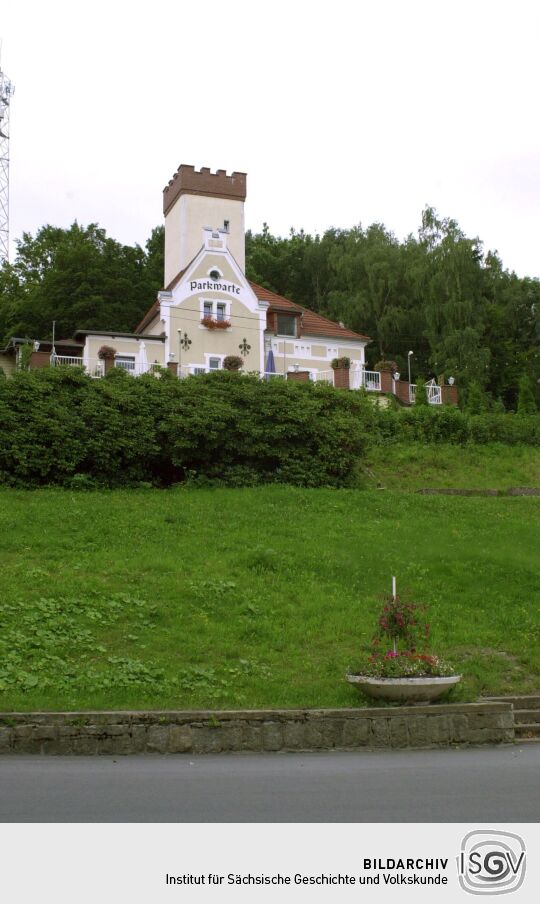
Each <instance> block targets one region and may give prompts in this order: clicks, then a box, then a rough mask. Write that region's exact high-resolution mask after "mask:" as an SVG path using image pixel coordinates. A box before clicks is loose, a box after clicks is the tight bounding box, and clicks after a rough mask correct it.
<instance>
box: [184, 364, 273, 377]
mask: <svg viewBox="0 0 540 904" xmlns="http://www.w3.org/2000/svg"><path fill="white" fill-rule="evenodd" d="M221 369H222V368H219V367H206V366H205V365H203V364H200V365H198V364H181V365H180V367H179V368H178V376H179V377H193V376H197V374H213V373H216V371H219V370H221ZM240 373H247V374H256V375H258V376H259V377H260V378H261V380H284V379H285V376H286V374H280V373H276V372H275V371H256V370H251V371H249V370H247V371H246V370H242V369H241V370H240Z"/></svg>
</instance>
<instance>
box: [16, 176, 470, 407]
mask: <svg viewBox="0 0 540 904" xmlns="http://www.w3.org/2000/svg"><path fill="white" fill-rule="evenodd" d="M246 190H247V176H246V174H245V173H237V172H233V173H232V174H231V175H227V173H226V172H225V170H217V172H216V173H212V172H210V170H209V169H208V168H204V167H203V168H202V169H201V170H200V171H197V170H195V168H194V167H193V166H187V165H185V164H182V165H181V166H180V167H179V168H178V170H177V171H176V172H175V174H174V176H173V178H172V179H171V180H170V181H169V183H168V184H167V185H166V186H165V188H164V190H163V214H164V218H165V268H164V270H165V272H164V288H163V290H162V291H160V292H159V293H158V296H157V298H156V299H155V301H154V302H153V304H152V305H151V306H150V308H149V310H148V311H147V313H146V314H145V316H144V317H143V319H142V320H141V322H140V323H139V324H138V325H137V326H136V327H135V328H134V331H133V333H120V332H114V331H100V330H79V331H78V332H76V333H75V336H74V337H73V340H67V341H64V343H58V342H57V343H55V346H54V347H52V346H51V343H43V342H37V343H34V345H35V351H34V353H33V355H32V359H31V363H30V366H31V367H37V366H44V365H46V364H47V365H48V364H50V363H53V364H56V365H58V364H74V365H82V366H84V368H85V369H86V371H87V372H88V373H89V374H90V375H91V376H93V377H100V376H103V375H104V373H105V372H106V371H107V369H108V368H109V367H111V366H115V367H122V368H123V369H125V370H127V371H128V372H129V373H131V374H133V375H134V376H137V375H140V374H143V373H147V372H148V371H152V370H156V369H157V368H162V367H167V368H168V369H169V370H171V371H173V373H175V374H176V375H177V376H178V377H179V378H182V377H187V376H191V375H196V374H200V373H206V372H209V371H214V370H220V369H221V368H223V367H224V366H225V367H230V366H231V365H232V364H234V366H236V367H239V368H240V369H241V370H242V371H244V372H247V373H257V374H259V375H260V376H261V377H266V378H271V377H273V376H276V377H282V378H287V379H298V380H313V381H318V380H322V381H326V382H330V383H333V384H335V385H338V386H340V387H343V388H350V389H359V388H361V387H364V388H366V389H367V390H368V391H372V392H377V393H383V394H387V395H391V394H393V395H395V396H396V397H397V398H398V399H400V400H401V401H402V402H404V403H405V404H408V403H410V402H411V400H412V398H413V395H414V387H410V386H409V384H408V383H406V382H404V381H401V380H400V379H399V374H398V375H396V374H393V375H392V374H385V373H378V372H370V371H367V370H366V368H365V348H366V345H367V344H368V343H369V341H370V340H369V337H368V336H365V335H362V334H360V333H356V332H354V331H353V330H349V329H347V328H346V327H345V326H344V325H343V324H342V323H335V322H334V321H332V320H329V319H328V318H326V317H323V316H321V315H320V314H317V313H315V312H313V311H311V310H309V309H308V308H305V307H303V306H301V305H297V304H295V303H294V302H292V301H290V300H289V299H287V298H284V297H282V296H280V295H277V294H276V293H275V292H271V291H269V290H268V289H265V288H264V287H262V286H259V285H257V284H256V283H254V282H251V281H250V280H248V279H247V277H246V274H245V220H244V203H245V200H246ZM23 342H24V340H17V339H14V340H12V343H11V346H9V347H8V348H7V349H4V351H3V353H2V354H0V359H1V358H2V357H3V359H4V360H0V364H4V365H5V367H4V369H5V370H10V369H11V368H13V367H14V366H16V361H17V355H18V353H19V352H18V349H19V350H20V347H21V343H23ZM335 359H338V360H339V359H346V360H348V362H350V367H345V368H338V369H335V368H334V367H333V366H332V364H333V362H334V363H335ZM345 371H346V373H345ZM445 395H446V397H444V396H445ZM454 396H455V398H454ZM456 400H457V396H456V392H455V388H454V387H444V390H443V388H440V387H436V386H432V387H431V388H430V391H429V401H430V402H432V403H434V404H440V403H441V402H442V401H449V402H454V403H455V401H456Z"/></svg>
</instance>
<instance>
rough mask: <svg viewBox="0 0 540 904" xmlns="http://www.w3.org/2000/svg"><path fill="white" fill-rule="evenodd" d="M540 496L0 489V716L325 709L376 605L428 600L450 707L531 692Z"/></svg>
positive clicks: (536, 680)
mask: <svg viewBox="0 0 540 904" xmlns="http://www.w3.org/2000/svg"><path fill="white" fill-rule="evenodd" d="M539 513H540V499H538V498H536V499H535V498H455V497H439V496H435V497H433V496H418V495H415V494H413V493H399V492H392V491H385V492H383V491H380V490H373V491H369V490H368V491H362V490H324V489H322V490H300V489H293V488H289V487H265V488H259V489H243V490H239V489H236V490H232V489H231V490H227V489H218V490H200V489H199V490H194V489H192V490H182V489H174V490H169V491H159V490H151V489H148V490H145V489H141V490H123V491H120V490H119V491H107V492H105V491H103V492H97V491H96V492H88V493H84V492H70V491H66V490H54V489H43V490H37V491H18V490H8V489H4V490H2V491H0V537H1V540H0V563H1V566H2V593H1V596H0V709H3V710H13V709H33V708H47V709H64V708H68V709H89V708H132V707H135V708H141V707H154V708H174V707H181V708H184V707H185V708H196V707H215V708H231V707H278V706H290V707H296V706H299V707H332V706H350V705H354V704H356V703H357V702H358V698H357V696H355V693H356V692H355V691H354V690H353V689H351V688H350V687H349V686H348V685H347V684H346V683H345V681H344V674H345V672H346V670H347V668H348V666H350V665H354V662H355V660H356V659H357V658H358V655H359V652H360V650H361V648H362V647H364V646H365V645H366V644H367V643H368V642H369V640H370V637H371V634H372V632H373V629H374V624H375V618H376V614H377V611H378V608H379V605H380V599H379V594H380V593H382V592H384V591H386V590H388V589H389V588H390V581H391V575H392V574H396V575H397V578H398V589H401V590H402V591H404V590H405V589H408V590H409V591H410V595H411V596H412V597H414V598H415V599H418V600H420V601H424V602H428V603H429V604H430V614H431V621H432V624H433V628H434V632H433V644H432V646H433V648H434V650H436V651H437V652H438V653H440V654H441V655H443V656H445V657H446V658H450V659H451V660H452V661H453V662H454V663H455V664H456V666H457V667H458V668H459V669H460V670H461V671H462V672H463V675H464V677H465V680H464V682H463V685H462V686H461V687H460V688H459V689H458V690H457V692H454V699H474V698H475V697H476V696H477V695H478V694H479V693H480V692H484V693H493V694H494V693H502V692H509V691H513V692H523V693H527V692H533V691H535V692H538V688H539V686H540V657H539V655H538V650H539V640H540V636H539V633H540V632H539V626H540V617H539V592H538V591H539V579H538V550H539V549H540V518H539Z"/></svg>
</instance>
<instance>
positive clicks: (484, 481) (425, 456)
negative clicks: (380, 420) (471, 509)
mask: <svg viewBox="0 0 540 904" xmlns="http://www.w3.org/2000/svg"><path fill="white" fill-rule="evenodd" d="M359 483H360V485H361V486H363V487H365V488H369V487H372V488H375V487H376V486H377V485H382V486H383V487H385V488H386V489H391V490H417V489H421V488H422V487H436V488H443V487H455V488H459V489H493V490H507V489H509V487H519V486H527V487H534V486H536V487H539V486H540V449H539V448H538V447H535V446H505V445H502V444H501V443H492V444H487V445H485V446H484V445H474V444H470V445H462V446H458V445H450V444H445V443H440V444H435V443H433V444H430V445H427V444H422V443H412V442H409V443H406V444H405V443H403V444H396V445H386V446H372V447H371V449H370V450H369V454H368V457H367V462H366V463H365V464H362V465H361V466H360V467H359Z"/></svg>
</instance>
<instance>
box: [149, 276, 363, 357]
mask: <svg viewBox="0 0 540 904" xmlns="http://www.w3.org/2000/svg"><path fill="white" fill-rule="evenodd" d="M191 263H193V261H192V262H191ZM191 263H190V264H188V267H190V266H191ZM188 267H184V269H183V270H181V271H180V273H177V274H176V276H175V277H174V279H173V280H171V282H170V283H169V285H168V286H166V287H165V291H166V292H170V291H171V290H172V289H174V287H175V286H176V285H177V284H178V283H179V282H180V280H181V279H182V277H183V275H184V273H185V272H186V270H187V269H188ZM248 282H249V284H250V286H251V288H252V289H253V291H254V292H255V295H256V296H257V298H258V299H259V300H260V301H267V302H268V304H269V305H270V309H271V310H275V311H291V313H296V314H301V315H302V333H303V334H305V335H307V336H326V337H328V338H330V339H363V340H365V341H367V342H369V341H370V339H369V336H364V335H363V334H362V333H355V332H354V330H348V329H347V328H346V327H344V326H340V325H339V323H336V322H335V321H334V320H329V318H328V317H323V316H322V314H316V313H315V311H310V310H309V308H304V307H303V305H300V304H295V303H294V302H292V301H289V299H288V298H285V297H284V296H283V295H278V294H277V292H271V291H270V289H265V288H264V287H263V286H259V285H258V284H257V283H255V282H253V281H252V280H248ZM159 309H160V303H159V299H158V300H157V301H155V302H154V304H153V305H152V307H151V308H150V309H149V310H148V311H147V312H146V314H145V315H144V317H143V319H142V320H141V322H140V323H138V324H137V326H136V327H135V332H136V333H141V332H142V331H143V330H144V329H145V328H146V327H147V326H148V324H149V323H150V322H151V321H152V320H153V318H154V317H155V316H156V314H158V313H159Z"/></svg>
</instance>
